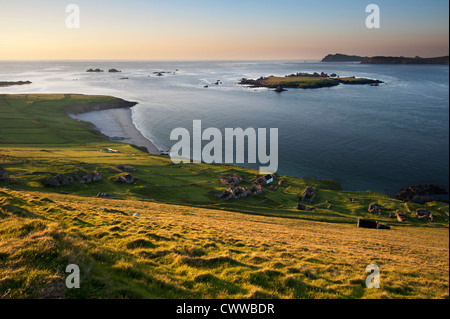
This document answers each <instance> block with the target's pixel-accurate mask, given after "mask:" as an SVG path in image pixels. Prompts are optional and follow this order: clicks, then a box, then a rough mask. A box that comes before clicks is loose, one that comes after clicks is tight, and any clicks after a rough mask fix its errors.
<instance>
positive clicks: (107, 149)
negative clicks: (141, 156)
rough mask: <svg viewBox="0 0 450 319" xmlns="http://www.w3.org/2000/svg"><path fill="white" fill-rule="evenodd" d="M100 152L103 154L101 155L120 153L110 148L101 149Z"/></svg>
mask: <svg viewBox="0 0 450 319" xmlns="http://www.w3.org/2000/svg"><path fill="white" fill-rule="evenodd" d="M100 152H103V153H120V152H119V151H118V150H114V149H112V148H102V149H101V150H100Z"/></svg>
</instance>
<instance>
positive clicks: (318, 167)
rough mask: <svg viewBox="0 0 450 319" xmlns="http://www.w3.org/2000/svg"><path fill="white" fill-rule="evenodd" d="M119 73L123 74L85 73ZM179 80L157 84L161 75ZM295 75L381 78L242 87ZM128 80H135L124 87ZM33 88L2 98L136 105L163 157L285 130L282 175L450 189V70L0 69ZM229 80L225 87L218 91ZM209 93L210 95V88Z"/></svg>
mask: <svg viewBox="0 0 450 319" xmlns="http://www.w3.org/2000/svg"><path fill="white" fill-rule="evenodd" d="M88 68H101V69H105V70H107V69H109V68H117V69H119V70H122V71H123V72H122V73H116V74H113V73H107V72H106V73H86V72H84V71H85V70H86V69H88ZM176 69H178V70H179V71H177V72H176V74H165V76H163V77H157V76H155V75H154V74H153V72H156V71H175V70H176ZM296 72H319V73H320V72H326V73H328V74H331V73H337V74H339V75H340V76H346V75H349V76H353V75H354V76H357V77H368V78H373V79H379V80H382V81H384V82H386V84H382V85H381V86H379V87H371V86H358V85H355V86H348V85H340V86H338V87H333V88H322V89H316V90H295V89H290V90H289V91H288V92H284V93H282V94H277V93H274V92H272V91H269V90H267V89H257V90H254V89H249V88H245V87H241V86H238V85H236V82H237V81H238V80H239V79H240V78H242V77H248V78H257V77H260V76H268V75H272V74H273V75H281V76H284V75H286V74H291V73H296ZM122 77H128V78H129V79H128V80H120V78H122ZM14 80H30V81H32V82H33V84H31V85H28V86H16V87H9V88H0V93H84V94H102V95H113V96H117V97H120V98H124V99H127V100H132V101H137V102H139V105H137V106H136V107H135V108H134V109H133V120H134V122H135V124H136V126H137V127H138V129H139V130H140V131H141V132H142V133H143V134H144V135H145V136H146V137H148V138H149V139H151V140H152V141H153V142H154V143H155V144H157V145H158V147H159V148H161V149H163V150H168V149H170V147H171V146H172V145H173V143H174V142H171V141H170V132H171V131H172V129H174V128H177V127H185V128H187V129H189V130H192V121H193V120H202V126H203V128H208V127H217V128H219V129H221V131H222V132H224V128H228V127H229V128H236V127H242V128H244V129H245V128H248V127H254V128H278V129H279V170H278V173H279V174H283V175H293V176H297V177H311V178H328V179H335V180H337V181H339V182H340V183H341V185H342V186H343V188H344V189H345V190H368V189H370V190H375V191H379V192H384V193H388V194H393V193H395V192H396V191H398V190H399V189H401V188H404V187H407V186H410V185H415V184H421V183H432V184H437V185H441V186H444V187H446V188H447V189H448V186H449V178H448V174H449V67H448V66H420V65H418V66H403V65H360V64H353V63H319V62H299V61H292V62H291V61H283V62H273V61H271V62H101V61H98V62H89V63H87V62H0V81H14ZM217 80H220V81H222V83H223V84H222V85H220V86H216V85H214V82H216V81H217ZM204 85H209V88H208V89H206V88H204Z"/></svg>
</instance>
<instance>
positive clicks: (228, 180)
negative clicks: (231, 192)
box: [220, 174, 243, 186]
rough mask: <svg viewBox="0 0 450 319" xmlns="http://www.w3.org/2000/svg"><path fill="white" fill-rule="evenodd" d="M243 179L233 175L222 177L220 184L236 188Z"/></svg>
mask: <svg viewBox="0 0 450 319" xmlns="http://www.w3.org/2000/svg"><path fill="white" fill-rule="evenodd" d="M242 181H243V178H242V177H241V176H239V175H238V174H233V175H231V176H228V177H226V176H222V177H221V178H220V182H221V183H222V184H225V185H230V186H238V185H239V184H240V183H242Z"/></svg>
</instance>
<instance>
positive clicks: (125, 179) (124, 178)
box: [117, 174, 134, 184]
mask: <svg viewBox="0 0 450 319" xmlns="http://www.w3.org/2000/svg"><path fill="white" fill-rule="evenodd" d="M117 182H118V183H123V184H133V183H134V177H133V176H132V175H131V174H125V175H121V176H119V177H117Z"/></svg>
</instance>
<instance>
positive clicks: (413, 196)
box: [395, 184, 448, 205]
mask: <svg viewBox="0 0 450 319" xmlns="http://www.w3.org/2000/svg"><path fill="white" fill-rule="evenodd" d="M446 194H448V192H447V191H446V190H445V189H443V188H441V187H439V186H436V185H431V184H426V185H416V186H411V187H408V188H407V189H402V190H401V191H400V192H399V193H397V195H395V199H398V200H401V201H404V202H412V203H416V204H422V205H423V204H426V203H428V202H433V201H436V200H439V198H437V197H436V196H435V195H446Z"/></svg>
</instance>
